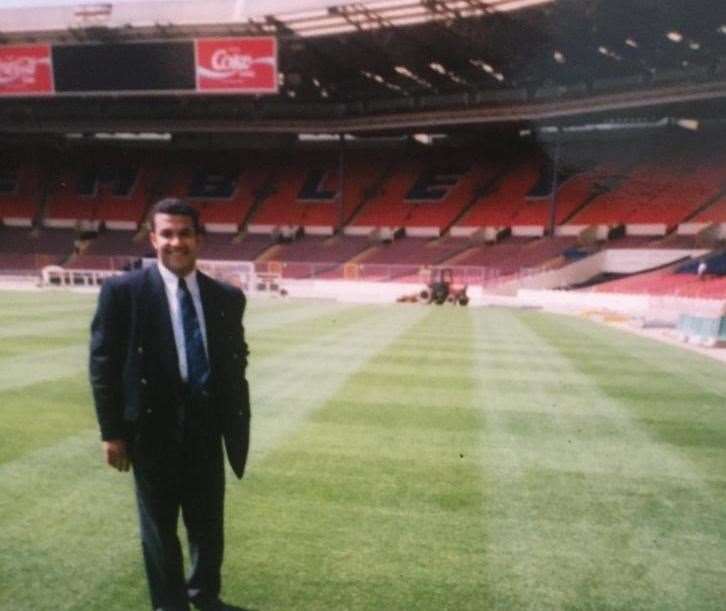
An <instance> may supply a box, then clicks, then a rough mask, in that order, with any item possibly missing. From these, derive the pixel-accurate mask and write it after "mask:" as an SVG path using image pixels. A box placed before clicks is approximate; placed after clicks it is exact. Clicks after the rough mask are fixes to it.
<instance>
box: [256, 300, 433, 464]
mask: <svg viewBox="0 0 726 611" xmlns="http://www.w3.org/2000/svg"><path fill="white" fill-rule="evenodd" d="M422 315H423V311H421V310H419V311H409V310H406V309H405V308H400V307H396V306H391V307H390V308H388V310H387V315H386V316H380V310H376V309H372V308H368V307H358V306H356V307H351V306H345V307H340V308H339V309H337V310H336V312H335V315H334V316H333V317H332V318H328V317H327V316H323V317H322V319H321V320H320V321H319V322H318V325H316V330H315V331H313V333H314V335H313V336H312V337H309V338H308V339H307V341H305V342H297V341H291V342H290V345H287V346H286V347H285V348H284V349H282V348H278V349H276V350H273V351H269V350H268V351H267V352H266V353H265V350H264V347H262V346H260V349H258V345H259V344H258V343H256V341H255V337H254V336H252V338H251V342H250V347H251V355H250V368H249V370H248V372H249V378H250V382H251V393H252V404H253V434H254V439H253V445H252V452H253V454H252V460H257V459H259V458H260V457H261V456H263V455H264V454H265V453H266V452H267V451H268V450H269V449H270V448H273V447H275V446H276V445H277V444H278V443H279V441H280V439H281V437H283V436H285V435H289V434H291V433H292V432H293V431H294V430H296V429H297V427H298V426H300V424H301V423H302V422H304V421H305V420H306V418H308V417H309V415H310V414H311V413H312V411H314V410H315V409H317V408H319V407H320V406H321V405H322V404H323V403H324V402H325V401H327V400H328V399H329V398H330V397H331V396H332V395H333V394H334V393H335V392H336V391H337V390H338V388H340V386H341V385H342V384H344V383H345V381H346V380H347V378H348V377H349V376H350V375H352V374H353V373H355V371H356V370H357V369H358V368H359V367H360V366H361V365H362V364H363V363H364V362H365V361H366V360H367V359H369V358H371V357H372V356H373V355H374V354H376V353H378V352H379V351H381V350H383V349H384V348H385V347H386V346H387V345H388V344H389V343H391V342H393V341H395V339H396V338H397V337H398V336H399V334H401V333H403V332H405V330H406V329H407V328H408V327H409V326H410V325H412V324H414V323H415V322H416V320H417V319H418V318H420V317H421V316H422ZM258 341H259V342H262V341H263V340H262V339H261V338H260V339H259V340H258ZM259 352H262V353H263V354H264V355H265V356H263V357H262V358H256V356H255V355H256V354H258V353H259Z"/></svg>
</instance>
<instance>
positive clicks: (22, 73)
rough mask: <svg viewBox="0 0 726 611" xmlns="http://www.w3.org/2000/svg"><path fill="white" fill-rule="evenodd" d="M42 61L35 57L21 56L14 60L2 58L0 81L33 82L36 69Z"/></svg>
mask: <svg viewBox="0 0 726 611" xmlns="http://www.w3.org/2000/svg"><path fill="white" fill-rule="evenodd" d="M38 63H40V62H39V61H38V60H36V59H35V58H34V57H19V58H17V59H14V60H9V61H7V60H6V61H3V60H0V82H2V83H6V84H7V83H12V82H15V81H21V82H24V83H32V82H34V81H35V71H36V66H37V64H38Z"/></svg>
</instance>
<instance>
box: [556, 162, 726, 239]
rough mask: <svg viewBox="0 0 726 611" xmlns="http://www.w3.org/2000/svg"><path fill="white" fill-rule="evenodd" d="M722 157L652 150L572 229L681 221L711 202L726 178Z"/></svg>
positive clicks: (575, 219) (589, 207) (579, 216)
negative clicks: (597, 225)
mask: <svg viewBox="0 0 726 611" xmlns="http://www.w3.org/2000/svg"><path fill="white" fill-rule="evenodd" d="M725 162H726V156H724V155H723V154H718V155H716V156H715V157H714V156H713V155H712V154H711V151H708V150H707V151H703V150H692V149H689V150H688V151H686V152H683V151H673V150H668V149H655V150H652V151H650V152H649V153H647V154H644V157H643V158H641V159H640V160H639V161H638V162H637V163H635V165H634V166H633V167H632V168H630V170H628V171H626V172H625V174H624V175H623V176H621V177H619V181H620V182H619V184H618V185H617V186H615V187H614V188H613V189H612V190H611V191H610V192H608V193H603V194H602V195H600V196H598V197H596V198H595V199H594V200H593V201H591V202H590V203H589V204H588V205H587V206H586V207H585V208H584V209H583V210H581V211H580V212H579V213H577V214H576V215H575V216H574V217H573V218H572V219H571V220H570V221H569V223H571V224H575V225H577V224H582V225H590V224H608V225H615V224H621V223H625V224H664V225H666V226H667V227H672V226H674V225H677V224H678V223H681V222H683V221H684V220H686V219H687V218H689V217H690V216H691V215H693V214H694V213H696V212H697V211H698V209H699V208H700V207H701V206H703V205H705V204H706V203H707V202H708V201H709V200H710V199H712V198H713V197H715V196H716V195H717V194H718V193H719V191H720V190H721V189H722V182H723V181H724V180H725V179H726V165H724V164H725Z"/></svg>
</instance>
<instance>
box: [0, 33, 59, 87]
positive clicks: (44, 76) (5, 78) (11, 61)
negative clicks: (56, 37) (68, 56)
mask: <svg viewBox="0 0 726 611" xmlns="http://www.w3.org/2000/svg"><path fill="white" fill-rule="evenodd" d="M50 93H53V68H52V60H51V54H50V46H49V45H18V46H9V47H0V96H3V95H45V94H50Z"/></svg>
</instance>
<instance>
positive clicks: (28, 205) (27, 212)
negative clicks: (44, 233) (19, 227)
mask: <svg viewBox="0 0 726 611" xmlns="http://www.w3.org/2000/svg"><path fill="white" fill-rule="evenodd" d="M38 174H39V172H38V169H37V167H35V166H34V165H33V164H32V163H30V162H27V161H19V160H12V159H8V160H7V165H4V166H0V218H1V219H2V220H3V221H5V222H6V223H7V222H9V221H10V222H12V221H15V222H18V221H21V222H24V223H25V224H27V225H30V223H31V222H32V221H33V220H34V219H35V218H36V217H37V215H38V206H37V203H36V197H37V192H38V179H39V176H38Z"/></svg>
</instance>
